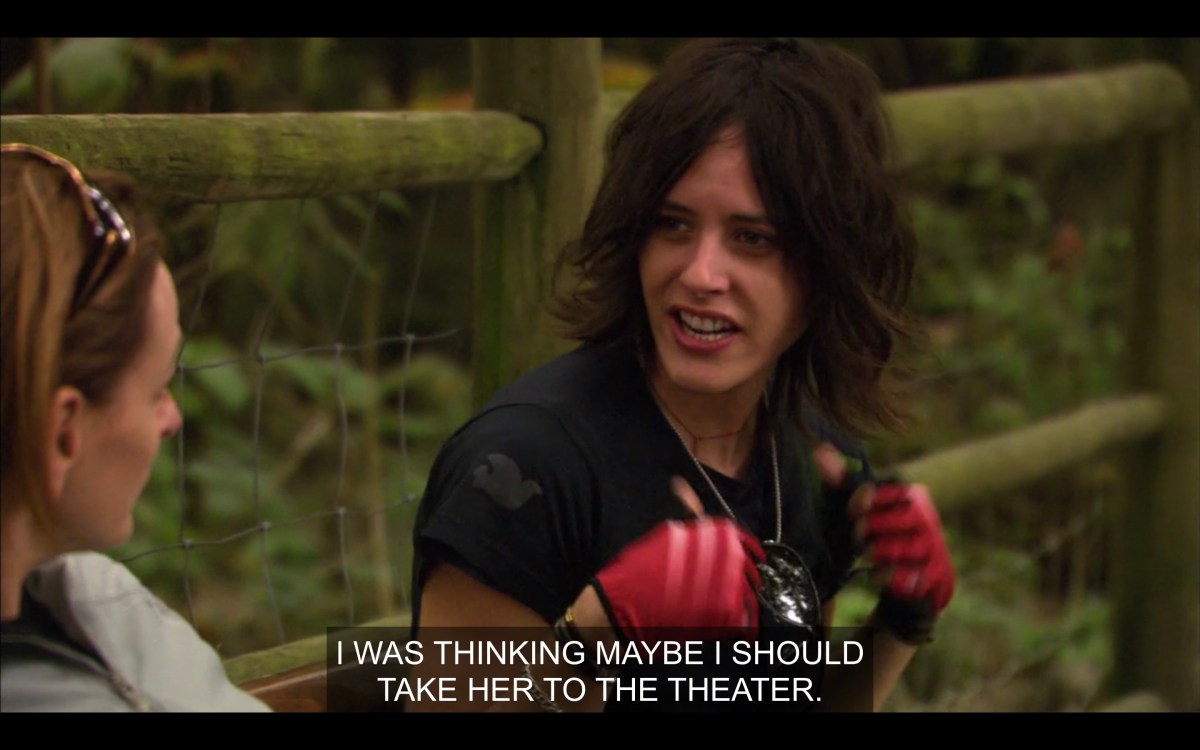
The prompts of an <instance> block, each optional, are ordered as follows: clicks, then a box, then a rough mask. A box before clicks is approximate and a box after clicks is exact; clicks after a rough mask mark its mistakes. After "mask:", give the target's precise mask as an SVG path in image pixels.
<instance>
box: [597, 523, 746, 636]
mask: <svg viewBox="0 0 1200 750" xmlns="http://www.w3.org/2000/svg"><path fill="white" fill-rule="evenodd" d="M764 557H765V555H764V553H763V550H762V546H761V545H759V543H758V540H757V539H755V538H754V536H753V535H751V534H750V533H749V532H747V531H746V530H745V529H743V528H741V527H740V526H738V525H737V524H736V523H734V522H733V521H731V520H729V519H726V518H717V517H712V516H701V517H698V518H694V519H691V520H687V521H663V522H662V523H660V524H659V525H657V526H655V527H654V528H653V529H651V530H650V531H649V532H647V533H646V534H645V535H644V536H642V537H641V538H639V539H637V540H635V541H634V542H632V543H631V544H629V545H628V546H627V547H625V548H624V549H623V550H621V551H620V552H619V553H618V554H617V556H616V557H615V558H614V559H613V560H612V561H611V562H610V563H608V564H607V565H606V566H605V567H604V568H603V569H601V570H600V572H598V573H597V574H596V576H595V578H594V580H593V584H592V585H593V586H594V587H595V589H596V592H597V594H598V595H599V597H600V599H601V600H602V602H603V603H604V608H605V610H606V611H607V612H608V615H609V619H610V620H612V626H613V628H614V629H615V630H616V631H618V632H619V633H620V634H621V636H623V637H624V638H625V639H627V640H630V641H642V642H658V641H662V640H706V639H715V638H723V637H726V636H741V637H754V636H755V635H756V634H757V632H758V600H757V598H756V596H757V592H758V589H759V588H760V587H761V585H762V582H761V580H760V578H759V574H758V568H757V564H758V563H760V562H762V560H763V559H764Z"/></svg>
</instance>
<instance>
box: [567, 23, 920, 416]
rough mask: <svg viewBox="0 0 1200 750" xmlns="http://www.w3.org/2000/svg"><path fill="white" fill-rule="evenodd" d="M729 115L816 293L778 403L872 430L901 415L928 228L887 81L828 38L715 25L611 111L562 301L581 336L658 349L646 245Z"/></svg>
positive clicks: (796, 263)
mask: <svg viewBox="0 0 1200 750" xmlns="http://www.w3.org/2000/svg"><path fill="white" fill-rule="evenodd" d="M730 127H735V128H737V129H738V130H739V131H740V133H741V135H742V137H743V139H744V141H745V143H746V148H747V150H748V153H749V160H750V165H751V169H752V171H753V173H754V181H755V185H756V187H757V188H758V192H759V194H760V195H761V197H762V200H763V203H764V206H765V208H766V211H767V218H768V219H769V221H770V222H771V224H772V226H773V227H774V228H775V230H776V232H777V233H778V238H779V241H780V244H781V246H782V247H783V248H784V252H785V253H786V255H787V260H788V266H789V268H790V269H791V270H792V271H793V272H794V273H795V274H796V275H797V277H798V279H799V281H800V288H801V289H803V290H804V291H805V295H806V297H807V301H806V302H807V310H806V313H807V315H808V317H809V324H808V327H807V329H806V331H805V333H804V334H803V335H802V336H801V337H800V339H799V340H798V341H797V342H796V343H795V344H794V345H793V346H792V347H790V348H789V349H788V350H787V351H786V352H784V354H783V355H782V356H781V357H780V359H779V362H778V365H777V368H776V372H775V377H774V379H773V381H772V386H771V389H772V392H771V394H770V396H771V400H772V404H773V406H774V407H775V409H776V410H777V413H779V414H783V415H787V416H790V417H791V418H792V419H793V420H794V421H795V422H796V423H798V424H804V422H805V421H806V420H803V419H802V417H801V415H802V413H804V412H809V411H810V410H811V407H814V406H815V407H817V408H818V409H819V410H820V411H821V412H823V414H824V416H825V417H826V418H828V419H832V420H833V421H834V422H835V423H837V424H839V425H841V426H842V427H843V428H845V429H849V430H851V431H853V432H857V433H859V434H862V433H864V432H869V431H872V430H873V429H875V428H877V427H885V428H890V429H896V428H898V427H900V426H901V425H902V423H903V412H902V411H901V409H900V408H899V405H898V401H899V399H898V398H897V395H896V392H895V389H894V388H893V387H892V386H891V385H890V384H889V382H888V380H889V378H887V377H885V376H886V375H888V374H889V373H890V371H891V368H889V367H888V364H889V362H890V361H891V360H892V358H893V354H894V351H895V346H896V343H897V341H898V339H906V338H912V337H913V336H914V334H915V325H914V323H913V321H912V320H911V319H910V318H909V317H908V316H907V315H906V314H905V312H904V303H905V301H906V298H907V296H908V291H909V286H910V283H911V278H912V272H913V265H914V261H915V252H916V242H915V239H914V237H913V233H912V229H911V226H910V224H909V221H908V218H907V215H906V213H905V211H904V208H903V205H902V200H901V197H900V194H899V187H898V183H897V181H896V180H895V178H894V176H893V175H892V173H891V172H890V171H889V167H888V163H887V162H888V153H887V150H888V141H889V136H890V131H889V125H888V122H887V120H886V116H885V114H884V112H883V108H882V102H881V98H880V92H879V85H878V81H877V80H876V78H875V76H874V74H873V73H872V72H871V71H870V70H869V69H868V68H867V67H866V66H865V65H863V64H862V63H861V62H859V61H858V60H856V59H855V58H853V57H852V56H851V55H849V54H848V53H846V52H844V51H842V50H839V49H838V48H836V47H833V46H830V45H828V44H824V43H818V42H812V41H803V40H793V39H766V40H764V39H758V40H754V39H727V40H707V39H706V40H696V41H693V42H689V43H687V44H685V45H683V46H682V47H681V48H680V49H679V50H678V51H677V52H676V53H675V54H673V55H672V56H671V58H670V59H669V60H668V61H667V63H666V64H665V66H664V67H663V69H662V71H661V72H660V73H659V74H658V75H657V76H656V77H655V78H654V79H653V80H652V81H651V82H650V83H649V84H647V86H646V87H645V88H644V89H643V90H642V91H641V92H640V93H639V94H638V95H637V96H636V97H635V98H634V99H633V101H631V102H630V104H629V105H628V106H627V107H626V108H625V110H624V111H623V112H622V114H621V115H620V117H619V118H618V119H617V121H616V122H615V123H614V125H613V128H612V131H611V132H610V134H609V139H608V149H607V166H606V170H605V174H604V178H603V181H602V182H601V185H600V188H599V191H598V193H597V196H596V200H595V202H594V203H593V204H592V208H591V211H590V212H589V214H588V217H587V221H586V223H585V225H584V229H583V234H582V236H581V237H580V238H579V239H578V240H576V241H575V242H573V243H571V244H570V245H568V246H567V247H566V248H564V250H563V253H562V254H561V256H560V258H559V274H558V279H559V286H558V289H557V290H556V295H555V299H554V312H555V314H556V316H557V317H558V318H559V319H560V320H561V321H563V322H564V323H565V324H566V333H567V335H568V336H570V337H572V338H576V339H580V340H583V341H587V342H594V343H601V342H613V341H627V342H629V343H631V344H634V345H637V346H640V347H643V352H642V353H643V354H644V355H645V356H646V357H647V361H651V360H652V355H653V351H652V347H653V340H652V338H651V336H650V332H649V326H648V322H647V314H646V308H645V302H644V300H643V299H642V292H641V284H640V282H639V278H638V251H639V250H640V249H641V247H642V246H643V245H644V244H645V242H646V239H647V237H648V236H649V234H650V232H651V230H652V229H653V227H654V222H655V219H656V217H657V216H658V213H659V210H660V208H661V206H662V203H663V200H664V198H665V196H666V195H667V193H668V192H669V191H670V189H671V187H672V186H673V185H674V184H675V183H676V182H677V181H678V180H679V179H680V177H681V176H682V175H683V174H684V172H686V171H687V169H688V167H689V166H690V165H691V163H692V162H693V161H694V160H695V159H696V157H697V156H698V155H699V154H700V153H701V152H702V151H704V150H705V148H707V147H708V146H709V145H710V144H711V143H713V141H714V140H715V139H716V138H717V137H718V136H719V135H720V134H721V133H722V132H723V131H724V130H726V129H728V128H730ZM564 284H565V285H564ZM810 416H811V415H810Z"/></svg>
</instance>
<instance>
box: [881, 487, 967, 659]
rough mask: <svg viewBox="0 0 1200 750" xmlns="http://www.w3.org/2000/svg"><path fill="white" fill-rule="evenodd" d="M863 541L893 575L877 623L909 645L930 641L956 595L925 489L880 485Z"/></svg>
mask: <svg viewBox="0 0 1200 750" xmlns="http://www.w3.org/2000/svg"><path fill="white" fill-rule="evenodd" d="M867 541H868V543H869V544H870V558H871V562H872V563H873V564H874V566H875V567H876V569H880V568H882V569H888V570H890V571H891V574H890V576H889V578H888V580H887V582H886V583H885V585H884V590H883V596H882V597H881V598H880V602H879V609H878V610H877V611H876V614H877V617H878V619H879V620H880V621H881V623H882V624H883V625H884V626H885V627H887V628H888V630H890V631H892V633H894V634H895V635H896V636H897V637H898V638H900V639H901V640H903V641H905V642H907V643H911V644H913V645H919V644H921V643H926V642H928V641H929V640H930V636H931V635H932V633H933V624H934V622H935V621H936V620H937V617H938V615H939V614H941V612H942V610H943V609H945V608H946V605H947V604H949V603H950V597H951V596H953V594H954V567H953V565H952V564H951V562H950V551H949V550H948V549H947V548H946V539H945V536H943V534H942V524H941V521H940V520H939V518H938V513H937V509H936V508H934V506H933V501H931V500H930V499H929V492H928V490H926V489H925V487H924V486H922V485H919V484H893V483H883V484H879V485H878V486H877V487H876V488H875V499H874V501H873V502H872V504H871V507H870V510H868V511H867Z"/></svg>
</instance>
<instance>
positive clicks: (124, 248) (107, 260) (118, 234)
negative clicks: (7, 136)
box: [0, 143, 133, 316]
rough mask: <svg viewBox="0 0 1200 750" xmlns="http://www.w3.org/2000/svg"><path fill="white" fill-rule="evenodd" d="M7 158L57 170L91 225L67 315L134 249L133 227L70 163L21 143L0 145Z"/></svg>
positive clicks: (80, 307)
mask: <svg viewBox="0 0 1200 750" xmlns="http://www.w3.org/2000/svg"><path fill="white" fill-rule="evenodd" d="M0 153H3V155H4V159H5V160H6V161H8V160H10V159H29V160H30V161H32V162H36V163H40V164H47V165H49V166H51V167H54V168H56V169H60V170H62V171H63V173H64V174H66V176H67V178H68V179H69V180H70V181H71V183H72V184H73V185H74V186H75V189H76V190H77V191H78V192H79V198H80V203H81V204H82V206H83V213H84V216H85V217H86V218H87V222H88V225H89V226H90V227H91V231H92V237H91V244H90V246H89V247H88V253H87V256H86V257H85V258H84V260H83V264H82V265H81V266H80V268H79V274H78V275H77V276H76V277H75V291H74V293H73V294H72V296H71V307H70V309H69V311H68V316H71V315H74V314H75V313H77V312H79V311H80V310H82V309H83V308H84V307H85V306H86V305H87V303H88V302H89V301H90V300H91V299H92V297H93V295H95V293H96V290H97V289H99V288H100V287H101V286H102V285H103V283H104V281H105V280H106V279H107V278H108V277H109V276H110V275H111V274H112V272H113V269H115V268H116V267H117V265H118V264H119V263H120V262H121V260H122V259H123V258H124V257H125V256H126V255H128V254H129V253H130V252H132V250H133V230H131V229H130V228H129V225H128V224H126V223H125V219H124V218H122V216H121V213H120V212H119V211H117V208H116V206H114V205H113V204H112V202H111V201H109V200H108V198H106V197H104V194H103V193H101V192H100V191H99V190H98V189H96V188H95V187H93V186H92V185H91V184H89V183H88V181H87V180H86V179H85V178H84V176H83V173H82V172H80V171H79V168H78V167H76V166H75V165H74V164H72V163H71V162H69V161H67V160H66V159H63V158H62V157H60V156H56V155H54V154H52V153H50V152H49V151H46V150H45V149H41V148H38V147H37V146H30V145H28V144H24V143H5V144H3V146H0Z"/></svg>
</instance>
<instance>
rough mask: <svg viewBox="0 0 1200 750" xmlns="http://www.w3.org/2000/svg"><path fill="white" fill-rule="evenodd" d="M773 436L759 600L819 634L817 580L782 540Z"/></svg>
mask: <svg viewBox="0 0 1200 750" xmlns="http://www.w3.org/2000/svg"><path fill="white" fill-rule="evenodd" d="M647 385H649V384H647ZM649 387H650V394H651V396H652V397H653V398H654V401H655V403H656V404H657V405H658V410H659V413H661V414H662V416H663V419H665V420H666V422H667V425H668V426H669V427H670V428H671V432H674V433H675V437H677V438H679V444H680V445H682V446H683V452H684V453H686V454H687V455H688V458H690V459H692V463H693V464H695V466H696V471H698V472H700V476H702V477H704V481H705V482H706V483H707V484H708V488H709V489H710V490H712V493H713V496H714V497H715V498H717V502H718V503H720V504H721V509H722V510H724V511H725V513H726V514H727V515H728V516H729V517H730V518H731V519H733V521H734V522H737V520H738V519H737V516H736V515H735V514H734V512H733V508H732V507H730V505H729V503H727V502H725V497H724V496H723V495H722V494H721V491H720V490H718V489H717V485H716V483H714V482H713V480H712V477H710V476H709V475H708V471H707V470H705V468H704V464H702V463H700V459H698V458H696V454H695V453H693V452H692V449H691V448H689V447H688V444H687V441H686V440H684V439H683V433H681V432H680V431H679V428H678V427H676V426H675V423H674V422H673V421H672V420H671V417H670V416H669V415H668V412H667V409H666V407H665V406H664V405H663V403H662V401H661V400H660V399H659V397H658V393H657V391H655V390H654V387H653V386H649ZM770 436H771V474H772V478H773V479H774V482H775V538H774V539H771V540H767V541H765V542H763V545H762V546H763V552H765V553H766V560H764V561H763V562H761V563H759V564H758V566H757V567H758V572H759V575H760V577H761V578H762V587H761V588H760V589H759V590H758V592H757V594H758V601H759V603H760V604H761V605H762V606H763V607H765V608H766V609H767V610H768V611H769V612H770V613H771V614H773V615H774V616H775V619H776V621H777V622H779V623H785V624H788V625H793V626H796V627H800V628H804V629H805V630H807V631H809V632H810V633H812V634H819V633H820V631H821V600H820V596H819V595H818V593H817V586H816V582H815V581H814V580H813V577H812V573H811V572H809V570H808V566H807V565H805V564H804V559H803V558H802V557H800V554H799V553H798V552H796V550H794V549H792V548H791V547H789V546H788V545H786V544H784V543H783V491H782V490H781V489H780V484H779V452H778V450H777V449H776V447H775V433H774V431H771V432H770Z"/></svg>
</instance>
